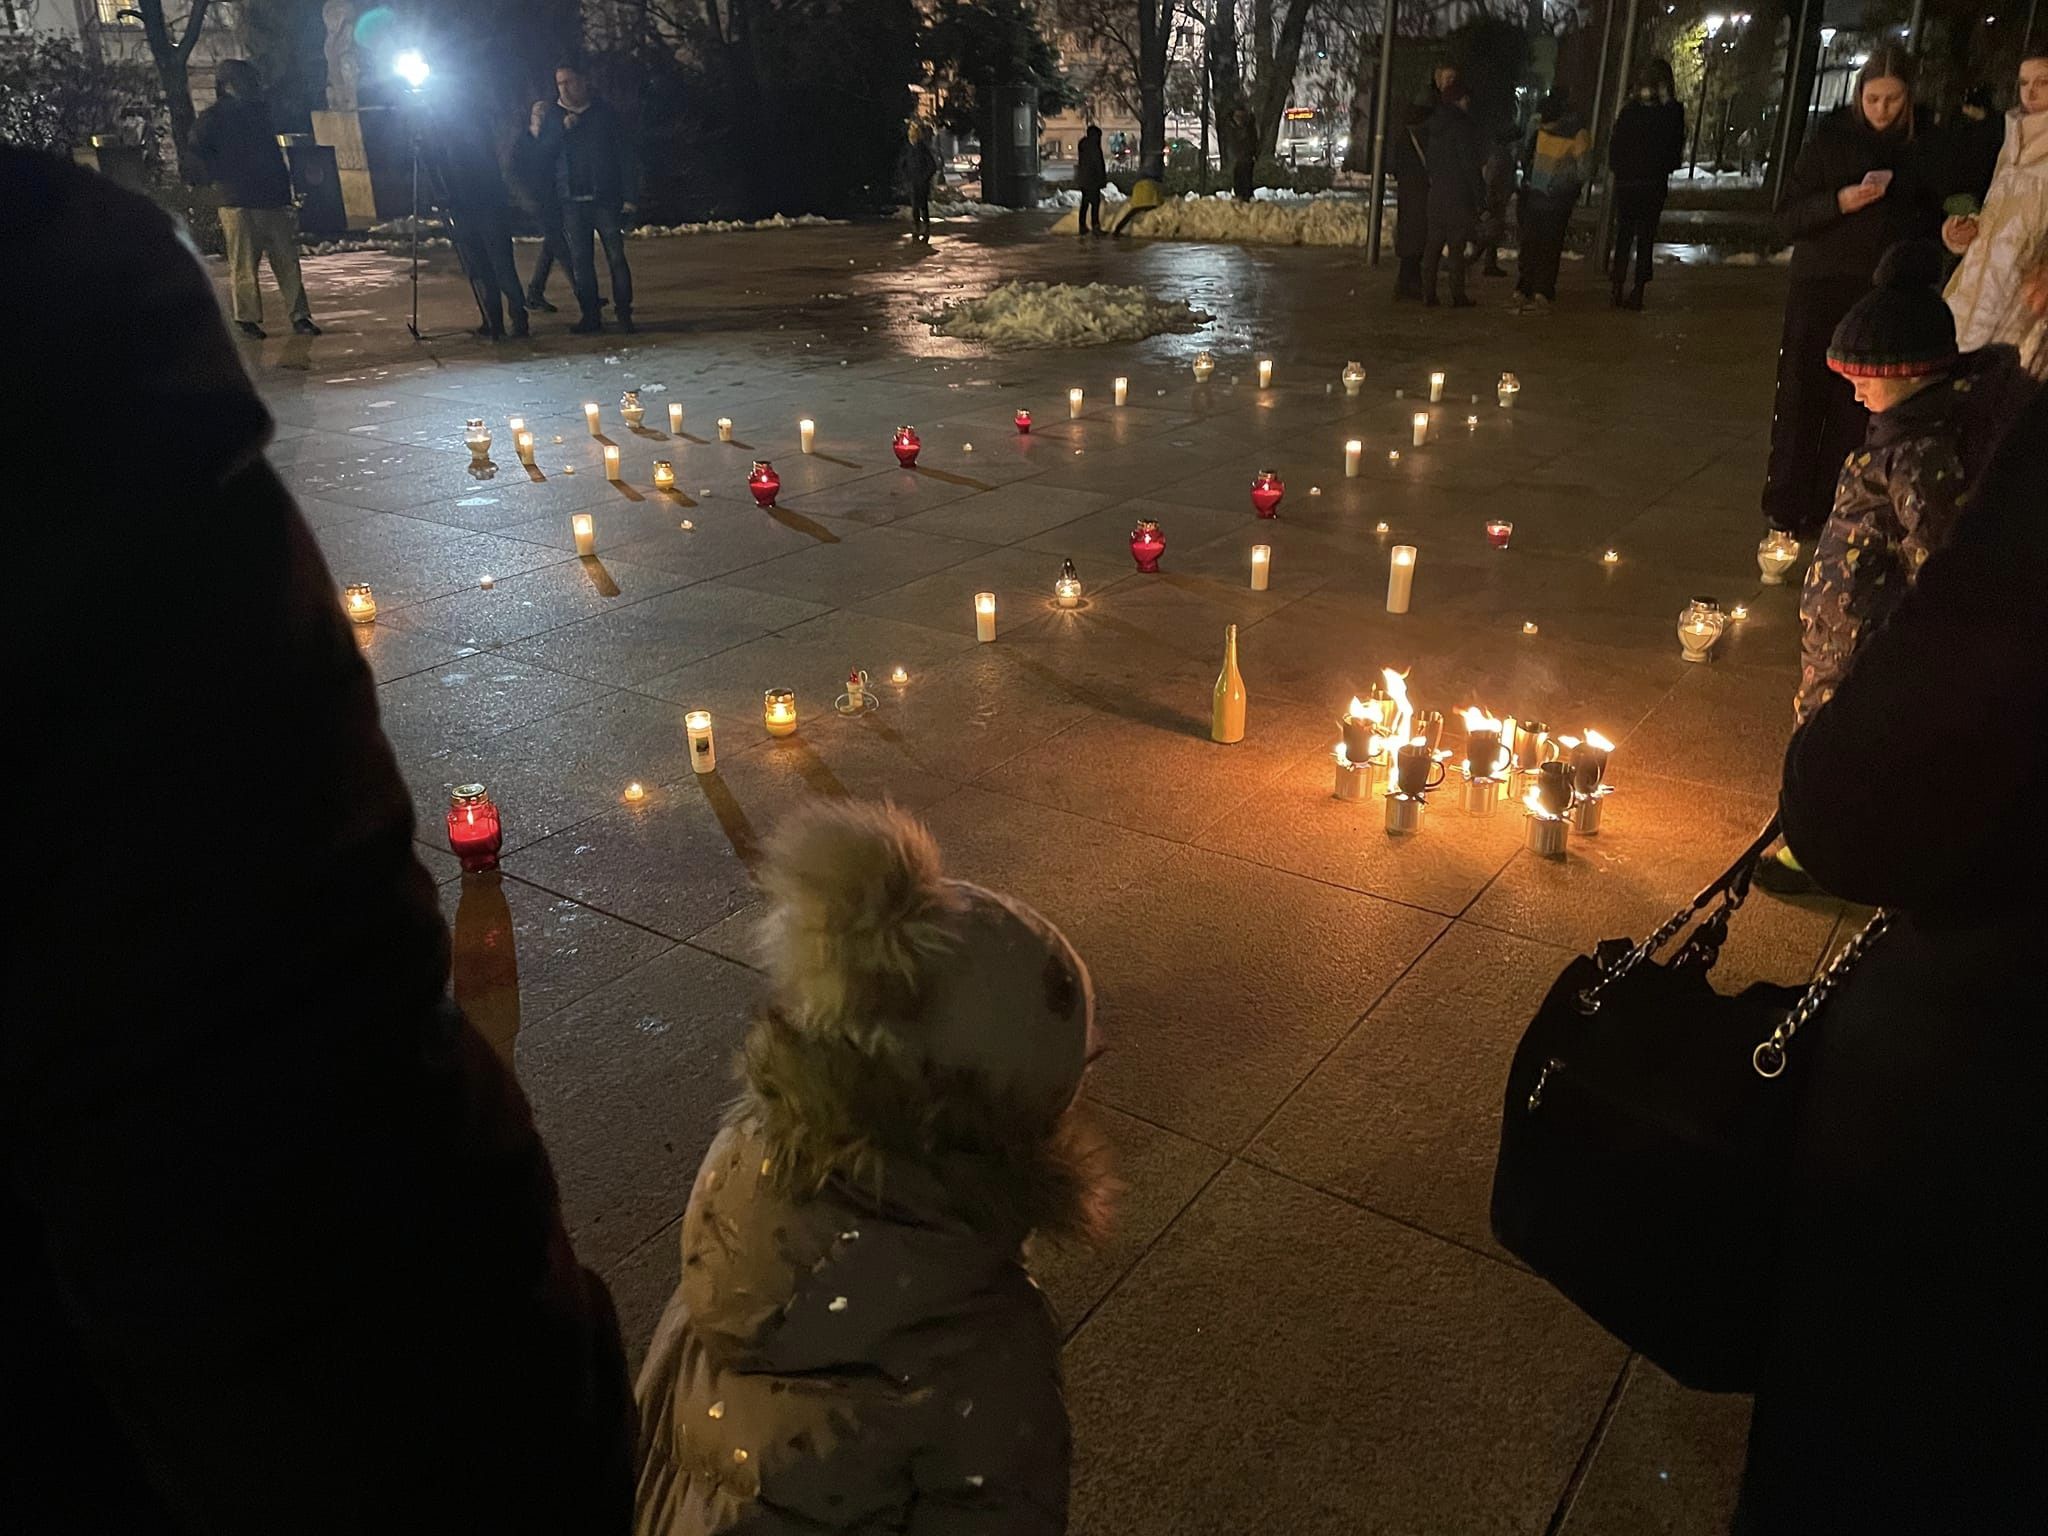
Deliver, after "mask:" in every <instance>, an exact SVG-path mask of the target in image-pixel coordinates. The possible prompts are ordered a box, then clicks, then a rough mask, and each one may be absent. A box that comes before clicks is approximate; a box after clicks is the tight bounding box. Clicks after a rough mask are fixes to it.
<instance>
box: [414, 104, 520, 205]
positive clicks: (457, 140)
mask: <svg viewBox="0 0 2048 1536" xmlns="http://www.w3.org/2000/svg"><path fill="white" fill-rule="evenodd" d="M521 137H523V138H525V139H526V141H527V142H528V143H531V142H533V138H532V135H531V134H524V135H521ZM422 158H423V159H424V160H425V161H426V162H427V166H428V170H429V173H430V174H431V175H432V177H433V181H434V195H435V197H436V198H437V200H438V201H439V202H440V204H441V206H442V207H444V208H452V209H454V210H455V211H456V212H458V213H486V212H492V211H498V210H504V209H508V208H509V207H510V206H511V199H510V197H509V196H508V194H507V193H506V191H505V173H504V171H503V170H502V169H501V168H500V167H499V165H498V156H497V152H496V151H495V150H493V149H492V148H491V143H490V139H489V137H488V136H487V135H486V133H485V131H484V129H483V128H482V127H481V126H480V125H478V124H475V123H470V122H466V121H460V120H448V119H444V120H442V121H440V122H437V123H435V125H434V128H433V131H432V132H431V134H430V135H429V136H428V139H427V144H426V150H425V154H424V155H423V156H422Z"/></svg>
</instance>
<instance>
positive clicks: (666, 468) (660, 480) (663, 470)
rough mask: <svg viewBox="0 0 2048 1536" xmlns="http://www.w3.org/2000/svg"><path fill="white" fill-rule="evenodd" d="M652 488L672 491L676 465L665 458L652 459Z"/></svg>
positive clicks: (674, 484) (674, 482)
mask: <svg viewBox="0 0 2048 1536" xmlns="http://www.w3.org/2000/svg"><path fill="white" fill-rule="evenodd" d="M654 488H655V489H656V490H657V491H672V490H674V489H675V488H676V467H675V465H673V464H671V463H669V461H668V460H667V459H656V460H655V461H654Z"/></svg>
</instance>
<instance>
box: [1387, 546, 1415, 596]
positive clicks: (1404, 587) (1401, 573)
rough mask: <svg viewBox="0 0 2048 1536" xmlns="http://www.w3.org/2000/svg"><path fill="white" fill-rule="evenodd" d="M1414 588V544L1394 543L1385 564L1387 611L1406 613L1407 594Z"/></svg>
mask: <svg viewBox="0 0 2048 1536" xmlns="http://www.w3.org/2000/svg"><path fill="white" fill-rule="evenodd" d="M1414 590H1415V546H1414V545H1413V544H1396V545H1395V546H1394V557H1393V559H1392V560H1390V561H1389V562H1388V564H1387V612H1389V613H1406V612H1407V611H1408V597H1409V594H1410V593H1412V592H1413V591H1414Z"/></svg>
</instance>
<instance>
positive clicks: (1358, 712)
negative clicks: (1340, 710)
mask: <svg viewBox="0 0 2048 1536" xmlns="http://www.w3.org/2000/svg"><path fill="white" fill-rule="evenodd" d="M1377 702H1378V701H1377V700H1375V701H1374V704H1367V703H1366V702H1365V700H1363V699H1361V698H1360V697H1359V696H1358V695H1357V694H1355V693H1354V694H1353V695H1351V704H1350V706H1349V707H1348V708H1347V709H1346V710H1345V711H1344V713H1345V714H1346V715H1347V716H1349V717H1350V718H1351V719H1353V720H1377V719H1378V718H1379V710H1378V709H1377V708H1376V707H1375V705H1376V704H1377Z"/></svg>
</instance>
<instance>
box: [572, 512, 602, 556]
mask: <svg viewBox="0 0 2048 1536" xmlns="http://www.w3.org/2000/svg"><path fill="white" fill-rule="evenodd" d="M569 532H570V533H572V534H574V535H575V536H576V553H577V554H579V555H594V554H596V553H597V523H596V521H595V520H594V519H593V518H592V517H591V515H590V514H589V513H588V512H578V513H577V514H576V515H575V516H574V517H572V518H570V519H569Z"/></svg>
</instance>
